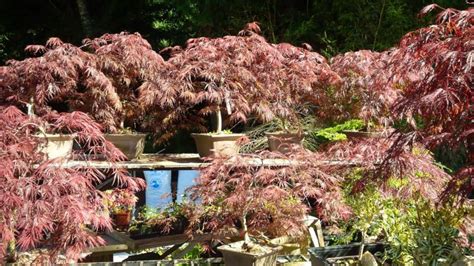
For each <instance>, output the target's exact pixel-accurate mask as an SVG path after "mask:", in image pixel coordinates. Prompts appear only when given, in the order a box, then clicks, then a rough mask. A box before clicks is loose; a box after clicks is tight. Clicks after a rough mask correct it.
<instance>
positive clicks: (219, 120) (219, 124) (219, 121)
mask: <svg viewBox="0 0 474 266" xmlns="http://www.w3.org/2000/svg"><path fill="white" fill-rule="evenodd" d="M216 118H217V129H216V133H217V134H220V133H221V132H222V114H221V109H220V108H218V109H217V111H216Z"/></svg>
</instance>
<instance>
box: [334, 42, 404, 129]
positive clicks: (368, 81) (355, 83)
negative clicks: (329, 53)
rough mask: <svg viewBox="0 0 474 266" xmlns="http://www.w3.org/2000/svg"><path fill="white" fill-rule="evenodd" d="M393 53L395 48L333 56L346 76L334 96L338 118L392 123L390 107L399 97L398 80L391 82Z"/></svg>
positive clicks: (335, 66)
mask: <svg viewBox="0 0 474 266" xmlns="http://www.w3.org/2000/svg"><path fill="white" fill-rule="evenodd" d="M392 53H393V50H389V51H385V52H373V51H369V50H361V51H357V52H347V53H345V54H341V55H337V56H335V57H333V58H331V68H332V69H333V70H334V71H335V72H336V73H337V74H339V75H340V76H341V78H342V79H343V86H341V87H339V88H338V90H335V92H334V96H333V98H334V99H333V100H334V102H335V104H336V106H337V109H338V112H336V113H334V115H333V117H334V118H336V119H338V120H340V119H345V120H347V119H351V118H361V119H363V120H364V121H365V122H366V124H369V122H376V123H379V124H383V125H388V124H390V119H389V117H390V107H391V106H392V105H393V103H394V102H395V100H396V99H397V97H398V96H399V92H398V90H397V89H396V87H395V86H394V83H393V82H391V83H390V85H388V84H387V83H388V81H389V80H390V75H389V73H388V72H387V64H388V61H389V58H390V56H391V54H392ZM382 84H383V85H382Z"/></svg>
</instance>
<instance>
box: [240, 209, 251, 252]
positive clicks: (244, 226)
mask: <svg viewBox="0 0 474 266" xmlns="http://www.w3.org/2000/svg"><path fill="white" fill-rule="evenodd" d="M246 216H247V215H244V216H242V221H241V222H242V229H244V243H245V244H247V245H248V244H249V243H250V242H251V241H250V236H249V231H248V227H247V217H246Z"/></svg>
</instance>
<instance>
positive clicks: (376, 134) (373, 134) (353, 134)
mask: <svg viewBox="0 0 474 266" xmlns="http://www.w3.org/2000/svg"><path fill="white" fill-rule="evenodd" d="M341 132H342V133H344V134H345V135H346V136H347V138H348V139H353V140H356V139H362V138H380V137H382V132H380V131H355V130H343V131H341Z"/></svg>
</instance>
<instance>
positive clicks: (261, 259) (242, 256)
mask: <svg viewBox="0 0 474 266" xmlns="http://www.w3.org/2000/svg"><path fill="white" fill-rule="evenodd" d="M243 243H244V241H239V242H234V243H230V244H228V245H224V246H220V247H218V248H217V249H218V250H219V251H220V252H222V255H223V256H224V263H225V265H226V266H247V265H248V266H266V265H276V258H277V254H278V251H280V250H281V249H282V247H279V246H277V247H267V249H268V251H267V252H265V253H259V254H253V253H250V252H246V251H243V250H242V249H241V247H242V244H243Z"/></svg>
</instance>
